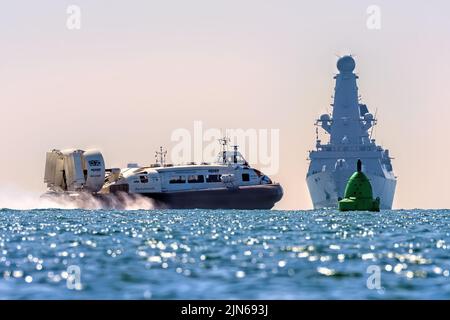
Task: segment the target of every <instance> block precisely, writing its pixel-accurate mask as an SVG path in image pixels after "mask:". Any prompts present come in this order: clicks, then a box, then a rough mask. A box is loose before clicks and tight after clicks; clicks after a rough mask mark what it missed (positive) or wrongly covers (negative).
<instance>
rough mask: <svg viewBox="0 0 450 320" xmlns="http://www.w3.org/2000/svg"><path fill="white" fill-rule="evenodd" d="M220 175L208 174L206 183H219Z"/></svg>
mask: <svg viewBox="0 0 450 320" xmlns="http://www.w3.org/2000/svg"><path fill="white" fill-rule="evenodd" d="M220 176H221V175H220V174H210V175H207V176H206V182H208V183H209V182H220Z"/></svg>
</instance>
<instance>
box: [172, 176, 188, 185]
mask: <svg viewBox="0 0 450 320" xmlns="http://www.w3.org/2000/svg"><path fill="white" fill-rule="evenodd" d="M185 182H186V177H185V176H174V177H172V178H170V181H169V183H172V184H174V183H185Z"/></svg>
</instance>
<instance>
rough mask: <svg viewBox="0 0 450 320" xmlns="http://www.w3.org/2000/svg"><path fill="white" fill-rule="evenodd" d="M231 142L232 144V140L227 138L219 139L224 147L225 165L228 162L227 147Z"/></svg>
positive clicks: (223, 157) (223, 158)
mask: <svg viewBox="0 0 450 320" xmlns="http://www.w3.org/2000/svg"><path fill="white" fill-rule="evenodd" d="M229 142H230V138H228V137H227V136H223V138H220V139H219V143H220V145H221V146H222V160H223V163H225V162H226V160H227V156H226V151H227V149H228V148H227V146H228V143H229Z"/></svg>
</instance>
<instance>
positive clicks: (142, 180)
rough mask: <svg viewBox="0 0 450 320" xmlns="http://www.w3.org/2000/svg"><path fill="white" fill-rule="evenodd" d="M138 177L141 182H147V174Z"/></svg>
mask: <svg viewBox="0 0 450 320" xmlns="http://www.w3.org/2000/svg"><path fill="white" fill-rule="evenodd" d="M139 179H140V180H141V183H148V177H147V176H139Z"/></svg>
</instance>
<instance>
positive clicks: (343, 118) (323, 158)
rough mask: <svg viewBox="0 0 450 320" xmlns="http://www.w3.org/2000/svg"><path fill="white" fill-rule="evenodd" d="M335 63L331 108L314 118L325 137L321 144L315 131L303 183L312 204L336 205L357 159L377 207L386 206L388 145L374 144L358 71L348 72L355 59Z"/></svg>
mask: <svg viewBox="0 0 450 320" xmlns="http://www.w3.org/2000/svg"><path fill="white" fill-rule="evenodd" d="M337 68H338V70H339V73H338V74H337V75H336V76H335V77H334V78H335V80H336V86H335V94H334V103H333V104H332V107H333V112H332V114H331V115H330V114H323V115H321V116H320V118H319V119H318V120H317V122H316V125H317V126H320V127H321V128H322V129H323V130H324V131H325V132H326V133H327V134H329V135H330V139H329V141H328V142H327V143H322V141H321V140H320V139H319V137H318V136H317V139H316V149H315V150H313V151H310V153H309V160H310V165H309V170H308V173H307V177H306V182H307V184H308V189H309V192H310V195H311V199H312V202H313V206H314V208H315V209H321V208H335V207H337V204H338V201H339V200H340V199H342V198H343V197H344V191H345V186H346V184H347V181H348V179H349V178H350V176H351V175H352V174H353V172H354V168H355V167H356V163H357V161H358V159H361V160H362V162H363V166H362V171H363V172H364V173H365V175H366V176H367V177H368V178H369V180H370V183H371V184H372V188H373V196H374V197H379V198H380V207H381V209H391V208H392V203H393V200H394V193H395V186H396V183H397V178H396V176H395V175H394V172H393V169H392V163H391V157H390V155H389V150H387V149H383V148H382V147H381V146H379V145H377V144H376V143H375V139H373V138H372V131H373V127H374V126H375V124H376V119H375V117H374V116H373V114H372V113H370V112H369V110H368V108H367V106H366V105H365V104H361V103H360V102H359V96H358V87H357V84H356V80H357V79H358V76H357V75H356V74H355V73H354V72H353V71H354V69H355V60H354V59H353V57H351V56H344V57H341V58H340V59H339V60H338V62H337ZM316 130H318V129H316ZM316 132H317V131H316Z"/></svg>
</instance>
